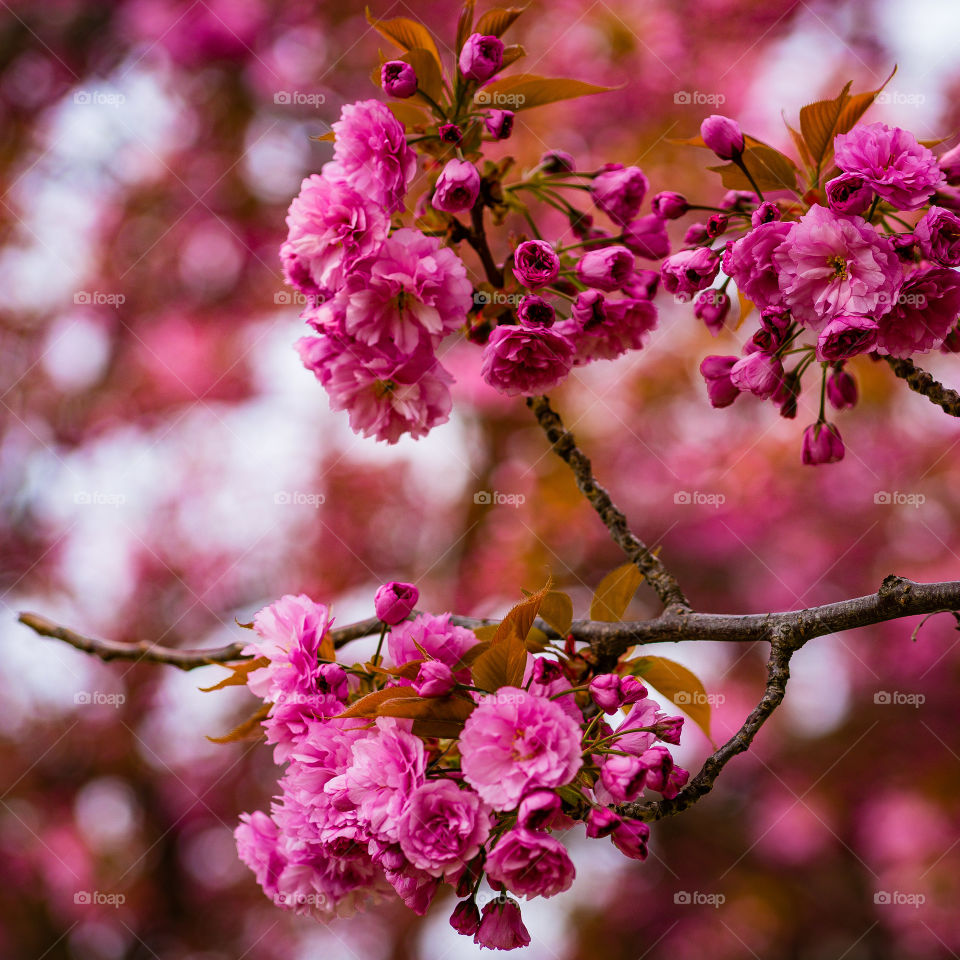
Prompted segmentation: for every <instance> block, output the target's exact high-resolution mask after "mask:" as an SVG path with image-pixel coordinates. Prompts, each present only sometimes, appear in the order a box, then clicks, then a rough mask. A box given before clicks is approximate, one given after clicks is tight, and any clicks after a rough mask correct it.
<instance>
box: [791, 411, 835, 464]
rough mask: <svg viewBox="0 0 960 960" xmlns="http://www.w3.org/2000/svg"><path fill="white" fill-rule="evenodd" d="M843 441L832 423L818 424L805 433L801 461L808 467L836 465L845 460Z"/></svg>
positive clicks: (813, 424)
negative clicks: (827, 464)
mask: <svg viewBox="0 0 960 960" xmlns="http://www.w3.org/2000/svg"><path fill="white" fill-rule="evenodd" d="M843 454H844V449H843V440H841V439H840V431H839V430H838V429H837V428H836V427H835V426H834V425H833V424H832V423H823V422H819V421H818V422H817V423H812V424H810V426H809V427H807V429H806V430H804V431H803V447H802V450H801V459H802V460H803V462H804V463H805V464H807V465H808V466H817V465H818V464H821V463H836V462H837V461H838V460H842V459H843Z"/></svg>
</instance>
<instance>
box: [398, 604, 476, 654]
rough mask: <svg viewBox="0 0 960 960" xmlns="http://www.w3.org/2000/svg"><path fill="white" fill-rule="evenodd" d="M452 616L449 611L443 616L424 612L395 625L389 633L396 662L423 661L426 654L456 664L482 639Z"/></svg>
mask: <svg viewBox="0 0 960 960" xmlns="http://www.w3.org/2000/svg"><path fill="white" fill-rule="evenodd" d="M450 617H451V614H449V613H444V614H441V615H440V616H433V614H430V613H421V614H420V615H419V616H417V617H414V618H413V620H406V621H404V622H403V623H400V624H398V625H397V626H395V627H394V628H393V629H392V630H391V631H390V633H389V634H388V635H387V650H388V651H389V653H390V659H391V660H392V661H393V663H394V665H395V666H398V667H399V666H402V665H403V664H405V663H410V662H411V661H412V660H422V659H423V656H424V654H426V655H427V656H428V657H433V659H434V660H439V661H440V662H441V663H445V664H446V665H447V666H448V667H455V666H456V665H457V662H458V661H459V660H460V658H461V657H462V656H463V655H464V654H465V653H466V652H467V651H468V650H469V649H470V648H471V647H473V646H476V645H477V643H479V641H478V640H477V635H476V634H475V633H474V632H473V631H472V630H468V629H467V628H466V627H458V626H456V625H455V624H452V623H451V622H450ZM421 650H422V651H423V653H421V652H420V651H421Z"/></svg>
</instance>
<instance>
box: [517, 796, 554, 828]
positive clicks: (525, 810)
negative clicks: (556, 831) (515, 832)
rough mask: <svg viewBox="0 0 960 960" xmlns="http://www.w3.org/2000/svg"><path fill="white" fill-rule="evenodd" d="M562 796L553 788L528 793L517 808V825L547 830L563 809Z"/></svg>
mask: <svg viewBox="0 0 960 960" xmlns="http://www.w3.org/2000/svg"><path fill="white" fill-rule="evenodd" d="M562 806H563V804H561V802H560V798H559V797H558V796H557V795H556V794H555V793H554V792H553V791H552V790H534V791H533V792H532V793H528V794H527V795H526V796H525V797H524V798H523V799H522V800H521V801H520V806H519V807H518V808H517V826H519V827H526V829H528V830H545V829H546V828H548V827H549V826H550V825H551V823H552V821H553V819H554V817H556V816H557V814H559V813H560V812H561V810H562Z"/></svg>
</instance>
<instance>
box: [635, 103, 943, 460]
mask: <svg viewBox="0 0 960 960" xmlns="http://www.w3.org/2000/svg"><path fill="white" fill-rule="evenodd" d="M701 137H702V142H703V144H704V145H705V146H707V147H709V148H710V149H711V150H713V152H714V153H715V154H716V155H717V156H719V157H720V158H721V159H724V160H728V161H731V162H733V163H735V164H739V165H740V166H741V168H742V169H743V170H744V172H745V173H746V174H747V175H748V176H749V175H750V171H749V167H748V166H745V165H744V156H745V154H746V153H747V152H748V151H749V149H750V142H751V141H750V139H749V138H745V137H744V134H743V132H742V131H741V129H740V127H739V125H738V124H737V123H736V122H735V121H734V120H731V119H729V118H727V117H720V116H712V117H708V118H707V119H706V120H704V122H703V125H702V127H701ZM755 142H756V141H754V143H755ZM833 163H834V164H835V168H836V169H834V170H833V171H832V173H830V174H827V175H826V178H825V182H824V183H823V186H822V188H820V189H815V188H814V189H811V190H810V191H808V192H807V193H806V194H804V195H803V197H799V196H798V195H797V194H796V193H795V192H791V193H792V195H789V196H785V195H786V194H787V193H788V191H783V190H781V191H779V192H778V197H779V199H769V198H764V196H763V194H762V193H761V192H760V190H759V188H757V189H756V190H755V191H753V192H752V191H742V190H731V191H730V192H729V193H728V194H727V195H726V197H725V198H724V200H723V202H722V204H721V206H720V208H718V209H716V210H715V211H714V212H713V214H712V215H711V216H710V217H709V219H708V220H707V222H706V223H695V224H693V225H692V226H690V227H689V229H688V230H687V232H686V237H685V243H686V247H685V249H683V250H681V251H679V252H677V253H674V254H673V255H672V256H669V257H667V258H666V259H665V260H664V261H663V263H662V265H661V279H662V283H663V286H664V288H665V289H666V290H667V291H668V292H669V293H672V294H674V295H675V296H677V297H679V298H682V299H685V300H693V303H694V312H695V314H696V316H697V317H698V318H699V319H701V320H702V321H703V322H704V323H705V324H706V325H707V327H708V328H709V329H710V330H711V331H712V332H713V333H714V334H717V333H718V332H719V331H720V330H721V329H722V328H723V326H724V322H725V319H726V317H727V314H728V313H729V311H730V308H731V298H730V295H729V294H728V293H727V287H728V285H729V284H730V283H731V282H733V283H734V284H735V286H736V289H737V290H738V291H739V294H740V296H741V298H745V299H746V301H749V303H751V304H753V305H755V306H756V307H757V312H758V315H759V324H758V328H757V329H756V331H755V332H754V333H753V335H752V337H751V338H750V339H749V340H747V342H746V344H745V345H744V347H743V349H742V355H741V356H740V357H737V356H709V357H707V358H706V359H705V360H704V361H703V363H702V364H701V366H700V370H701V373H702V374H703V376H704V378H705V380H706V383H707V390H708V393H709V397H710V401H711V403H712V404H713V406H715V407H726V406H729V405H730V404H732V403H733V402H734V401H735V400H736V399H737V398H738V397H740V396H741V394H751V395H753V396H754V397H757V398H759V399H761V400H770V401H771V402H773V403H774V404H776V405H777V406H778V407H779V409H780V414H781V415H782V416H784V417H795V416H796V413H797V401H798V397H799V395H800V392H801V389H802V381H803V377H804V374H805V373H806V371H807V370H808V369H809V368H811V367H813V366H814V365H815V364H819V366H820V373H821V376H820V412H819V416H818V418H817V420H816V422H815V423H813V424H811V425H810V426H808V427H807V428H806V430H805V432H804V435H803V449H802V459H803V462H804V463H807V464H822V463H831V462H834V461H837V460H840V459H841V458H842V457H843V455H844V446H843V442H842V440H841V437H840V433H839V431H838V429H837V427H836V425H835V424H833V423H832V422H830V421H829V420H828V419H827V413H826V410H827V403H828V402H829V405H830V406H832V407H833V408H834V409H836V410H843V409H845V408H848V407H852V406H854V405H855V404H856V402H857V399H858V389H857V384H856V381H855V380H854V379H853V377H852V376H851V374H850V373H849V371H848V370H846V369H845V366H846V364H847V361H849V360H850V359H852V358H853V357H856V356H858V355H860V354H867V353H872V354H873V355H874V356H877V355H879V356H890V357H899V358H903V357H912V356H915V355H917V354H922V353H926V352H928V351H930V350H933V349H936V348H938V347H939V348H940V349H941V350H944V351H948V352H952V351H956V350H957V349H960V337H958V334H957V320H958V317H960V273H958V272H957V271H956V269H955V268H956V267H957V266H958V265H960V217H958V215H957V211H960V194H958V193H957V191H956V190H955V189H952V188H953V187H956V186H957V185H958V184H960V148H954V149H953V150H951V151H949V152H947V153H945V154H944V155H943V156H942V157H940V158H939V160H938V158H937V157H936V156H935V155H934V153H933V152H932V151H931V150H930V149H929V148H928V147H926V146H924V145H922V144H920V143H919V142H918V141H917V140H916V138H915V137H914V136H913V135H912V134H910V133H908V132H907V131H906V130H902V129H900V128H899V127H889V126H887V125H885V124H883V123H858V124H856V125H855V126H853V127H852V128H851V129H850V130H849V131H847V132H843V133H839V134H837V135H836V136H835V137H834V139H833ZM653 202H654V205H655V207H656V208H657V209H658V210H659V211H660V212H661V213H662V214H663V215H664V216H667V217H669V218H673V219H675V218H678V217H681V216H683V215H684V214H685V213H687V211H688V210H689V209H691V207H690V205H689V204H688V202H687V200H686V199H685V198H684V197H683V196H681V195H680V194H677V193H669V192H667V193H661V194H658V195H657V196H656V197H655V198H654V201H653ZM697 209H703V208H697Z"/></svg>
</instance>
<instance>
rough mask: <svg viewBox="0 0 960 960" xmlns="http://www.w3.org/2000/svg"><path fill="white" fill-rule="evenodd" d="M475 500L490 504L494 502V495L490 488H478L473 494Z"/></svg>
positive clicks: (475, 501) (479, 502)
mask: <svg viewBox="0 0 960 960" xmlns="http://www.w3.org/2000/svg"><path fill="white" fill-rule="evenodd" d="M473 502H474V503H478V504H490V503H493V497H492V496H491V494H490V491H489V490H478V491H477V492H476V493H475V494H474V495H473Z"/></svg>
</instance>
